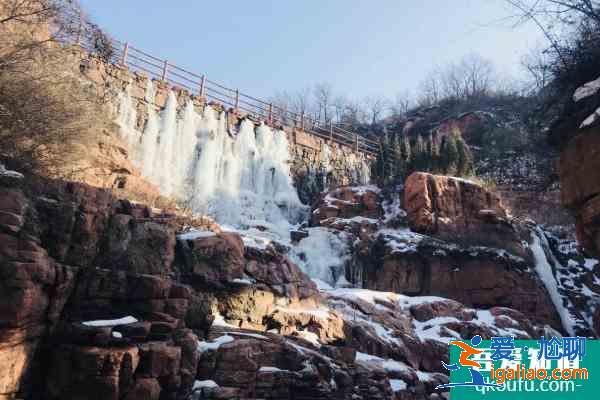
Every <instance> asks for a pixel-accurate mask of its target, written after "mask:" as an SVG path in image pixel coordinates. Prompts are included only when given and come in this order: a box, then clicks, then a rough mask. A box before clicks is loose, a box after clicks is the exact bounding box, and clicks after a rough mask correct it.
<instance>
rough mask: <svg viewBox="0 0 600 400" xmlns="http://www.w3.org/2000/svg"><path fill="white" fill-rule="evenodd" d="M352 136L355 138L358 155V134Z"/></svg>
mask: <svg viewBox="0 0 600 400" xmlns="http://www.w3.org/2000/svg"><path fill="white" fill-rule="evenodd" d="M354 136H355V137H356V152H357V153H358V133H355V134H354Z"/></svg>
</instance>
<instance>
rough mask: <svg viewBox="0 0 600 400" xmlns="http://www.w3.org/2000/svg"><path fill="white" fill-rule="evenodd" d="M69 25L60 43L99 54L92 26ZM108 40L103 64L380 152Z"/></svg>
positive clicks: (336, 129) (334, 128)
mask: <svg viewBox="0 0 600 400" xmlns="http://www.w3.org/2000/svg"><path fill="white" fill-rule="evenodd" d="M69 23H71V24H73V25H74V26H75V29H69V30H68V31H69V32H68V33H67V34H64V35H62V37H61V39H62V40H64V41H65V42H67V43H73V44H77V45H79V46H81V47H82V48H83V49H85V50H86V51H88V52H89V53H91V54H95V53H98V49H99V46H98V44H97V43H96V41H97V40H98V36H97V35H95V34H94V32H96V31H97V30H96V29H94V27H95V26H94V25H93V24H90V23H89V22H87V21H86V20H85V18H84V17H81V16H77V17H72V18H70V19H69ZM108 40H109V43H105V44H103V46H106V47H108V48H110V49H111V50H112V51H111V52H110V54H108V56H107V57H106V58H107V60H106V61H109V62H111V63H113V64H116V65H120V66H123V67H127V68H128V69H130V70H132V71H138V72H143V73H145V74H147V75H148V76H149V77H150V78H151V79H158V80H161V81H164V82H167V83H169V84H170V85H172V86H176V87H180V88H182V89H186V90H188V91H189V92H190V93H192V94H196V95H199V96H202V97H205V98H206V99H207V100H209V101H216V102H218V103H221V104H223V105H226V106H229V107H232V108H233V109H234V110H236V111H241V112H244V113H247V114H249V115H252V116H253V117H255V118H257V119H259V120H262V121H266V122H267V123H268V124H269V125H274V124H275V125H276V124H280V125H282V126H289V127H295V128H298V129H302V130H304V131H305V132H307V133H310V134H312V135H315V136H317V137H319V138H322V139H325V140H328V141H331V142H336V143H338V144H342V145H345V146H349V147H351V148H353V149H355V150H356V151H357V152H361V153H365V154H368V155H375V154H377V153H378V151H379V144H378V143H377V142H376V141H374V140H370V139H367V138H365V137H363V136H361V135H358V134H357V133H355V132H351V131H348V130H346V129H343V128H341V127H340V126H338V125H337V124H334V123H332V122H329V123H325V122H322V121H318V120H316V119H314V118H310V117H308V116H306V115H304V114H298V113H294V112H291V111H289V110H286V109H283V108H280V107H277V106H275V105H273V104H272V103H269V102H266V101H263V100H260V99H258V98H256V97H252V96H249V95H247V94H244V93H242V92H240V90H239V89H230V88H228V87H226V86H223V85H221V84H219V83H217V82H214V81H211V80H209V79H208V78H207V77H206V75H201V74H195V73H193V72H190V71H187V70H185V69H183V68H181V67H178V66H176V65H174V64H172V63H170V62H169V61H168V60H163V59H161V58H158V57H154V56H152V55H150V54H148V53H146V52H144V51H142V50H139V49H137V48H135V47H133V46H132V45H131V44H129V43H128V42H121V41H119V40H116V39H113V38H109V39H108ZM105 56H106V54H105Z"/></svg>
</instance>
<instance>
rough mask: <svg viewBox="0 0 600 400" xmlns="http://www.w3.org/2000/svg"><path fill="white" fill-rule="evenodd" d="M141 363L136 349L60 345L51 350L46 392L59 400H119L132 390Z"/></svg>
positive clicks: (49, 396) (51, 397)
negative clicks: (134, 375) (135, 373)
mask: <svg viewBox="0 0 600 400" xmlns="http://www.w3.org/2000/svg"><path fill="white" fill-rule="evenodd" d="M139 360H140V359H139V355H138V349H137V347H135V346H131V347H125V348H100V347H86V346H83V347H82V346H74V345H61V346H58V347H56V348H54V349H53V350H52V354H51V363H50V365H51V366H52V368H50V369H49V371H48V377H47V379H46V393H47V394H48V398H50V399H57V400H58V399H98V400H100V399H103V400H119V399H120V398H121V396H122V395H123V394H125V393H127V391H128V389H129V388H130V387H131V385H132V383H133V379H134V378H133V374H134V371H135V370H136V368H137V366H138V363H139Z"/></svg>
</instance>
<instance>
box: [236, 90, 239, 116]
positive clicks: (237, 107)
mask: <svg viewBox="0 0 600 400" xmlns="http://www.w3.org/2000/svg"><path fill="white" fill-rule="evenodd" d="M239 108H240V90H239V89H235V111H238V110H239Z"/></svg>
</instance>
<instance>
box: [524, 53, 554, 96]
mask: <svg viewBox="0 0 600 400" xmlns="http://www.w3.org/2000/svg"><path fill="white" fill-rule="evenodd" d="M521 65H522V66H523V68H524V69H525V71H526V72H527V75H528V77H529V82H528V86H529V87H528V88H526V89H525V90H526V91H527V92H530V93H535V92H538V91H539V90H541V89H543V88H545V87H546V85H548V84H549V83H550V81H551V79H552V71H551V68H550V60H549V57H548V52H547V51H546V50H545V49H543V48H540V47H539V46H538V47H536V48H532V49H531V50H530V51H529V52H528V53H527V54H525V55H524V56H523V58H522V60H521Z"/></svg>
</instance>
